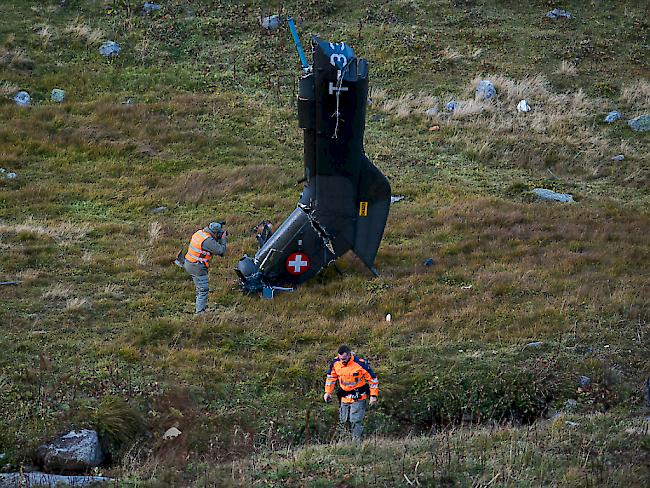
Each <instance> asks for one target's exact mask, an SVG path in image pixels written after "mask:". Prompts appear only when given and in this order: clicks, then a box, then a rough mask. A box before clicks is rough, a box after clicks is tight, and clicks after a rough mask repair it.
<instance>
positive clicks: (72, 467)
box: [37, 429, 104, 471]
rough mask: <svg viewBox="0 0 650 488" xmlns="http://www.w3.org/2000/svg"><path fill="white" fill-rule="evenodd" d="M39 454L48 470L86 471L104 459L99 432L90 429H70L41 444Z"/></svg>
mask: <svg viewBox="0 0 650 488" xmlns="http://www.w3.org/2000/svg"><path fill="white" fill-rule="evenodd" d="M37 456H38V458H39V460H40V462H41V464H42V465H43V467H44V469H46V470H48V471H51V470H66V471H85V470H86V469H88V468H94V467H96V466H99V465H100V464H101V463H102V462H103V461H104V453H103V452H102V448H101V446H100V445H99V437H98V436H97V432H96V431H94V430H88V429H82V430H80V431H78V432H76V431H74V430H73V431H70V432H68V433H67V434H66V435H64V436H62V437H60V438H58V439H57V440H55V441H53V442H50V443H49V444H44V445H42V446H40V447H39V448H38V451H37Z"/></svg>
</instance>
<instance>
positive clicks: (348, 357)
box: [323, 345, 379, 442]
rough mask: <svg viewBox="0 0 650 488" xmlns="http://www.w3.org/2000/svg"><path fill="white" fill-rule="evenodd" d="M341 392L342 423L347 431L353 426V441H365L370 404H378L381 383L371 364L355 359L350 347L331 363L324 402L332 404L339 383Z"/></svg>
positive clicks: (341, 350) (342, 348)
mask: <svg viewBox="0 0 650 488" xmlns="http://www.w3.org/2000/svg"><path fill="white" fill-rule="evenodd" d="M337 381H338V383H339V388H338V390H337V392H336V394H337V397H338V399H339V402H340V406H339V423H340V425H341V426H342V427H345V425H346V423H347V422H350V424H351V426H352V439H353V440H355V441H356V442H360V441H361V434H362V432H363V424H362V421H363V417H364V415H365V413H366V406H367V405H368V402H369V403H370V405H374V404H375V403H377V397H378V395H379V381H378V379H377V375H376V374H375V372H374V371H373V370H372V368H371V367H370V364H368V362H367V361H366V360H365V359H363V358H360V357H358V356H355V355H354V354H353V353H352V351H350V348H349V347H348V346H345V345H343V346H341V347H339V350H338V355H337V356H336V357H335V358H334V359H333V360H332V362H331V363H330V367H329V370H328V371H327V377H326V379H325V395H324V396H323V399H324V400H325V402H326V403H329V402H330V400H331V398H332V394H333V393H334V387H335V386H336V382H337Z"/></svg>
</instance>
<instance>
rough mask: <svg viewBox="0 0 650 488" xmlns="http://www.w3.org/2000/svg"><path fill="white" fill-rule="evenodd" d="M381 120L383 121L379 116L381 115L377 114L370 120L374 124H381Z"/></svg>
mask: <svg viewBox="0 0 650 488" xmlns="http://www.w3.org/2000/svg"><path fill="white" fill-rule="evenodd" d="M381 119H382V116H381V115H379V114H375V115H373V116H372V117H371V118H370V120H371V121H372V122H379V121H380V120H381Z"/></svg>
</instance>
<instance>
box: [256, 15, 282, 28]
mask: <svg viewBox="0 0 650 488" xmlns="http://www.w3.org/2000/svg"><path fill="white" fill-rule="evenodd" d="M260 25H261V26H262V29H266V30H269V31H271V30H275V29H277V28H278V27H280V16H279V15H269V16H268V17H262V18H260Z"/></svg>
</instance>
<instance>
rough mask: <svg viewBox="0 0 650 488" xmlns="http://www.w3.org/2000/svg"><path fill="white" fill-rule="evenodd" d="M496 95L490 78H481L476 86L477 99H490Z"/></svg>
mask: <svg viewBox="0 0 650 488" xmlns="http://www.w3.org/2000/svg"><path fill="white" fill-rule="evenodd" d="M496 96H497V89H496V88H494V85H493V84H492V82H491V81H490V80H481V81H480V82H479V84H478V86H477V87H476V99H477V100H492V99H493V98H494V97H496Z"/></svg>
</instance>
